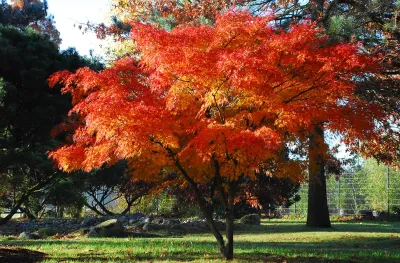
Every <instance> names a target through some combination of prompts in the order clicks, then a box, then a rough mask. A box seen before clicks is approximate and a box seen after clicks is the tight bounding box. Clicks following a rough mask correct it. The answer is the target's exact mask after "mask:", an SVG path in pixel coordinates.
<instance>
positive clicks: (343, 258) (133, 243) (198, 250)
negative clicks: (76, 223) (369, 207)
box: [1, 237, 400, 263]
mask: <svg viewBox="0 0 400 263" xmlns="http://www.w3.org/2000/svg"><path fill="white" fill-rule="evenodd" d="M5 243H8V244H9V245H12V246H18V247H24V248H36V247H39V246H40V247H41V248H42V249H43V247H46V246H48V247H51V250H53V251H64V252H65V253H61V254H60V253H59V254H57V255H56V254H50V255H49V257H48V259H52V260H54V261H57V262H59V261H61V262H64V261H65V262H84V261H98V262H107V261H109V260H112V261H114V262H129V261H130V262H149V261H152V260H157V261H172V262H190V261H194V260H199V259H204V260H207V261H208V260H215V261H217V262H222V258H221V257H220V255H219V254H218V252H217V248H216V244H215V242H211V241H201V240H193V241H191V240H188V239H186V240H182V239H167V238H164V239H158V238H156V239H143V238H141V239H132V240H127V239H118V238H113V239H83V240H35V241H20V240H16V241H7V242H5ZM75 249H77V250H75ZM74 250H75V251H74ZM70 251H73V252H72V253H71V252H70ZM235 259H236V262H285V261H286V262H293V263H298V262H311V263H317V262H327V263H337V262H351V263H355V262H363V263H365V262H385V263H386V262H393V263H394V262H400V240H399V239H398V238H391V237H377V238H347V239H343V240H337V241H321V242H244V241H239V242H235ZM1 262H3V261H1ZM14 262H17V261H14ZM21 262H24V261H21Z"/></svg>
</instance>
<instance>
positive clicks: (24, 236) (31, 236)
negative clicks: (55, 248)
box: [18, 232, 40, 240]
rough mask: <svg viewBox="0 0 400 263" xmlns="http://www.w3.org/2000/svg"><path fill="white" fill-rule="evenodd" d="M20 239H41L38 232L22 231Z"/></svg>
mask: <svg viewBox="0 0 400 263" xmlns="http://www.w3.org/2000/svg"><path fill="white" fill-rule="evenodd" d="M18 239H24V240H32V239H40V236H39V234H38V233H28V232H22V233H21V234H19V236H18Z"/></svg>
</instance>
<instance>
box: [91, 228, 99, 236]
mask: <svg viewBox="0 0 400 263" xmlns="http://www.w3.org/2000/svg"><path fill="white" fill-rule="evenodd" d="M88 237H100V235H99V234H98V233H97V232H96V230H94V229H91V230H90V231H89V233H88Z"/></svg>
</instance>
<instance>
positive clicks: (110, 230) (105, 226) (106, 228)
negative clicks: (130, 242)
mask: <svg viewBox="0 0 400 263" xmlns="http://www.w3.org/2000/svg"><path fill="white" fill-rule="evenodd" d="M124 230H125V229H124V226H123V225H122V223H121V222H120V221H118V220H117V219H110V220H107V221H105V222H103V223H101V224H98V225H97V226H95V227H93V228H92V229H91V230H90V231H89V234H88V237H95V236H96V234H97V235H98V236H99V237H120V236H122V235H123V234H124ZM93 231H94V232H96V234H95V233H94V232H93Z"/></svg>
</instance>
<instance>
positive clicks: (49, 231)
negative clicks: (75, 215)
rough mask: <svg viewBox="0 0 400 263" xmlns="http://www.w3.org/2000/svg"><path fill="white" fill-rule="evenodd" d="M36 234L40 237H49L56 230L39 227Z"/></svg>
mask: <svg viewBox="0 0 400 263" xmlns="http://www.w3.org/2000/svg"><path fill="white" fill-rule="evenodd" d="M37 234H38V235H39V236H40V238H46V237H51V236H54V235H55V234H57V231H55V230H54V229H52V228H40V229H39V230H38V231H37Z"/></svg>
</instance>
